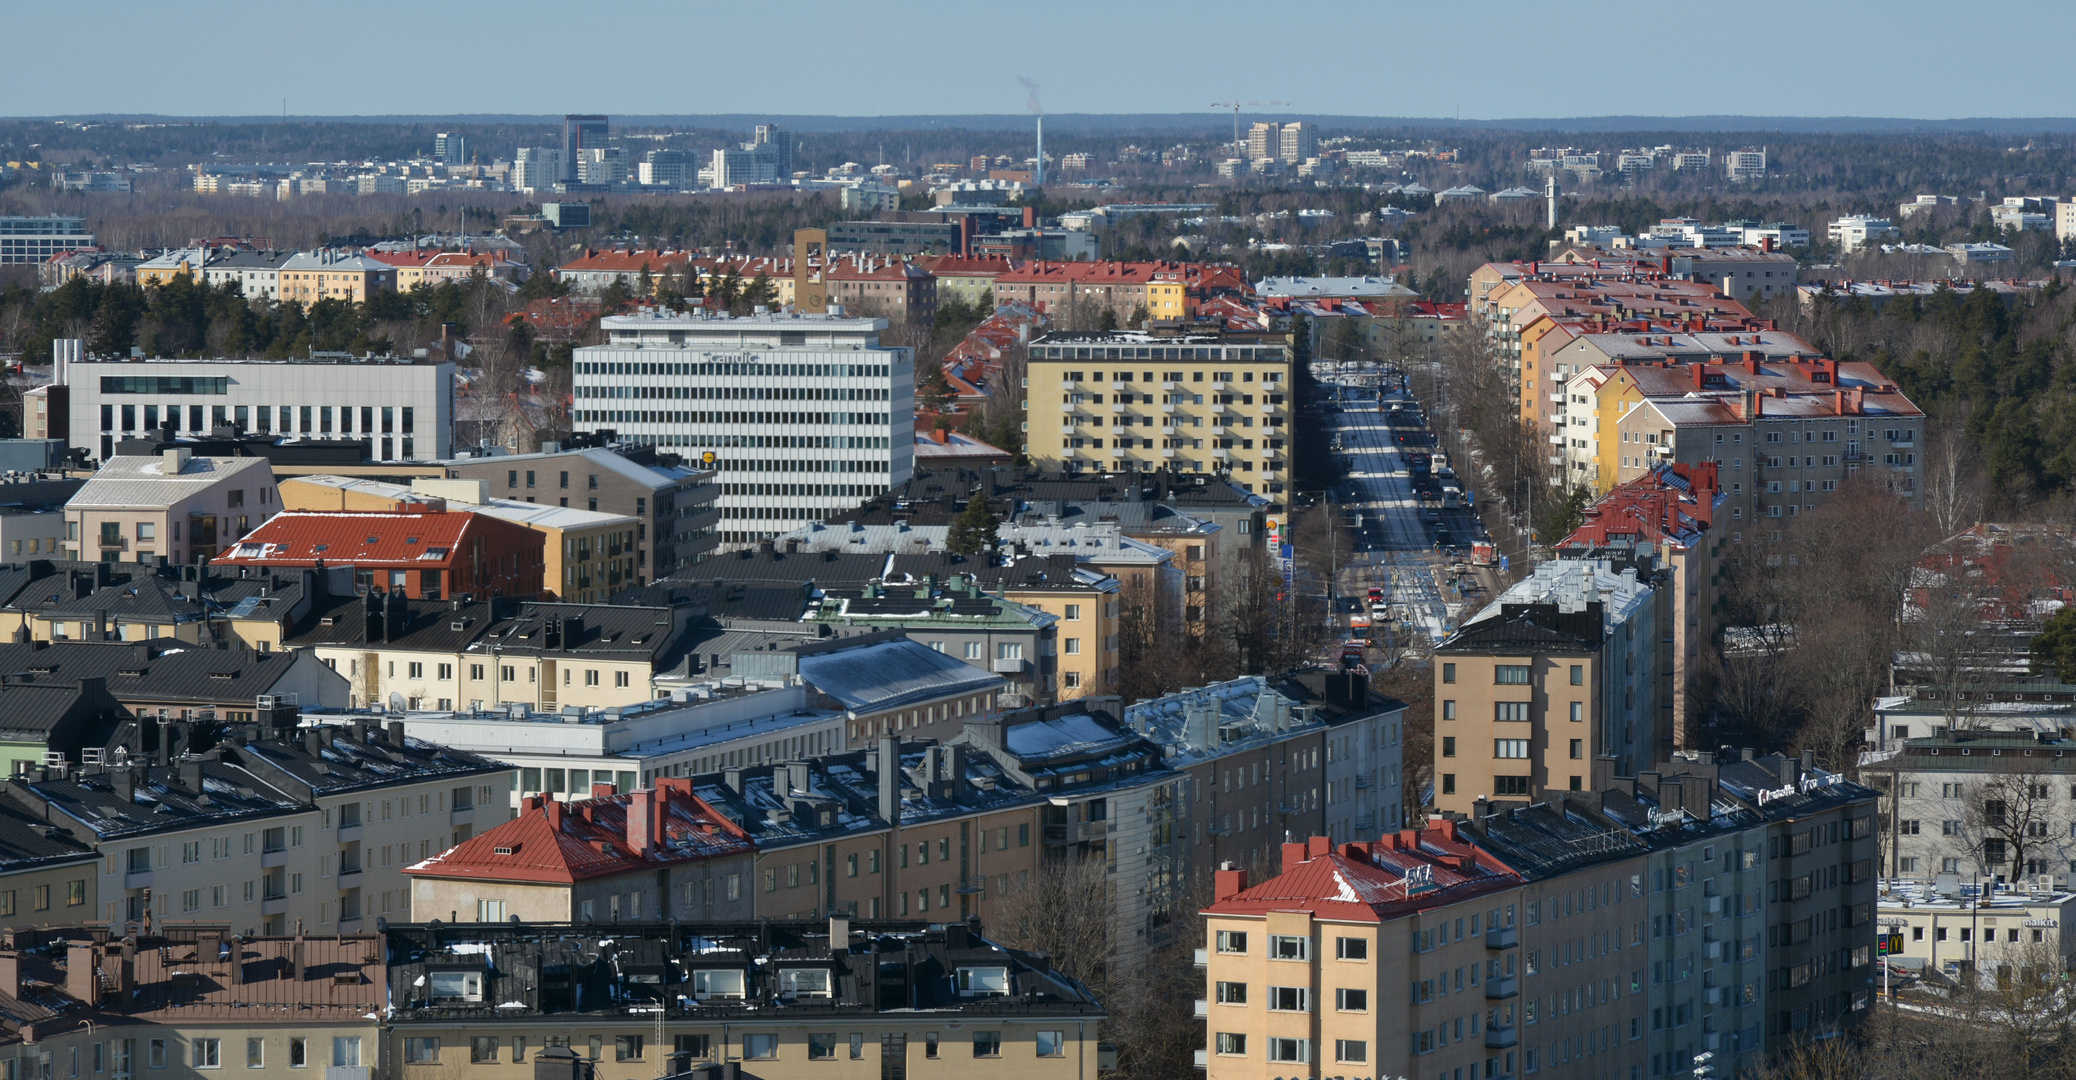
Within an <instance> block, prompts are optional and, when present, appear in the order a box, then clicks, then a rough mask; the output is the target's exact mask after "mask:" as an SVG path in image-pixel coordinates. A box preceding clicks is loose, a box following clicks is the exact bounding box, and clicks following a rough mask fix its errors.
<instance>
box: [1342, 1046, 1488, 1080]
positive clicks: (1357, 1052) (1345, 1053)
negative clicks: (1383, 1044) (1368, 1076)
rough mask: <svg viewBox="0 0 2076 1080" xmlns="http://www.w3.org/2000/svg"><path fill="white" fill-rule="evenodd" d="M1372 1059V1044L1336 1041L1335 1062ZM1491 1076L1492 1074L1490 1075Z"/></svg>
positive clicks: (1353, 1062)
mask: <svg viewBox="0 0 2076 1080" xmlns="http://www.w3.org/2000/svg"><path fill="white" fill-rule="evenodd" d="M1369 1059H1370V1044H1369V1043H1368V1042H1366V1041H1364V1040H1362V1039H1335V1040H1334V1060H1335V1061H1343V1062H1348V1063H1351V1064H1357V1065H1359V1064H1361V1063H1363V1062H1365V1061H1368V1060H1369ZM1488 1075H1490V1074H1488Z"/></svg>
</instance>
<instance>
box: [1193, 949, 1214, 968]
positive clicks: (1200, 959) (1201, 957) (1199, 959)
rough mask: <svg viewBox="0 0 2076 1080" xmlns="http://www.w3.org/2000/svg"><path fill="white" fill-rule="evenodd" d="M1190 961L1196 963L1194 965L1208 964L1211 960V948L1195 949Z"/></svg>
mask: <svg viewBox="0 0 2076 1080" xmlns="http://www.w3.org/2000/svg"><path fill="white" fill-rule="evenodd" d="M1192 962H1193V963H1195V964H1196V965H1197V966H1198V967H1203V966H1205V965H1207V964H1209V963H1210V962H1211V950H1209V949H1198V950H1196V953H1195V955H1194V958H1193V961H1192Z"/></svg>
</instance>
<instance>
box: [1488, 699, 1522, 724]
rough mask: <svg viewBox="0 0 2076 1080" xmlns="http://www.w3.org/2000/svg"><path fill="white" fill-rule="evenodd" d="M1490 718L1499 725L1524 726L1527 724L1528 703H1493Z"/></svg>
mask: <svg viewBox="0 0 2076 1080" xmlns="http://www.w3.org/2000/svg"><path fill="white" fill-rule="evenodd" d="M1492 718H1493V719H1494V720H1497V721H1499V722H1500V723H1510V724H1525V723H1527V722H1528V703H1527V702H1525V701H1496V702H1493V703H1492Z"/></svg>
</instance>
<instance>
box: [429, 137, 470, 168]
mask: <svg viewBox="0 0 2076 1080" xmlns="http://www.w3.org/2000/svg"><path fill="white" fill-rule="evenodd" d="M433 157H436V158H438V159H439V161H440V164H442V165H445V166H447V167H448V168H454V167H457V166H461V165H466V164H468V163H469V159H468V155H467V154H466V153H464V152H463V147H462V138H461V136H459V135H453V134H449V133H447V132H445V131H442V132H440V133H439V134H438V135H435V136H433Z"/></svg>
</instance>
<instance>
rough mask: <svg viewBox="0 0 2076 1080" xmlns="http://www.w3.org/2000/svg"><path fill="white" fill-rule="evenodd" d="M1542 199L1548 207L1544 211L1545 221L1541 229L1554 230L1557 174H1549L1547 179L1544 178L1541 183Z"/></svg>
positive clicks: (1555, 222)
mask: <svg viewBox="0 0 2076 1080" xmlns="http://www.w3.org/2000/svg"><path fill="white" fill-rule="evenodd" d="M1543 199H1544V201H1545V202H1546V203H1547V204H1548V207H1547V209H1546V211H1545V217H1546V220H1545V221H1544V222H1543V228H1545V229H1554V228H1556V227H1557V174H1556V173H1551V174H1550V175H1549V177H1548V178H1546V179H1545V180H1544V181H1543Z"/></svg>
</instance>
